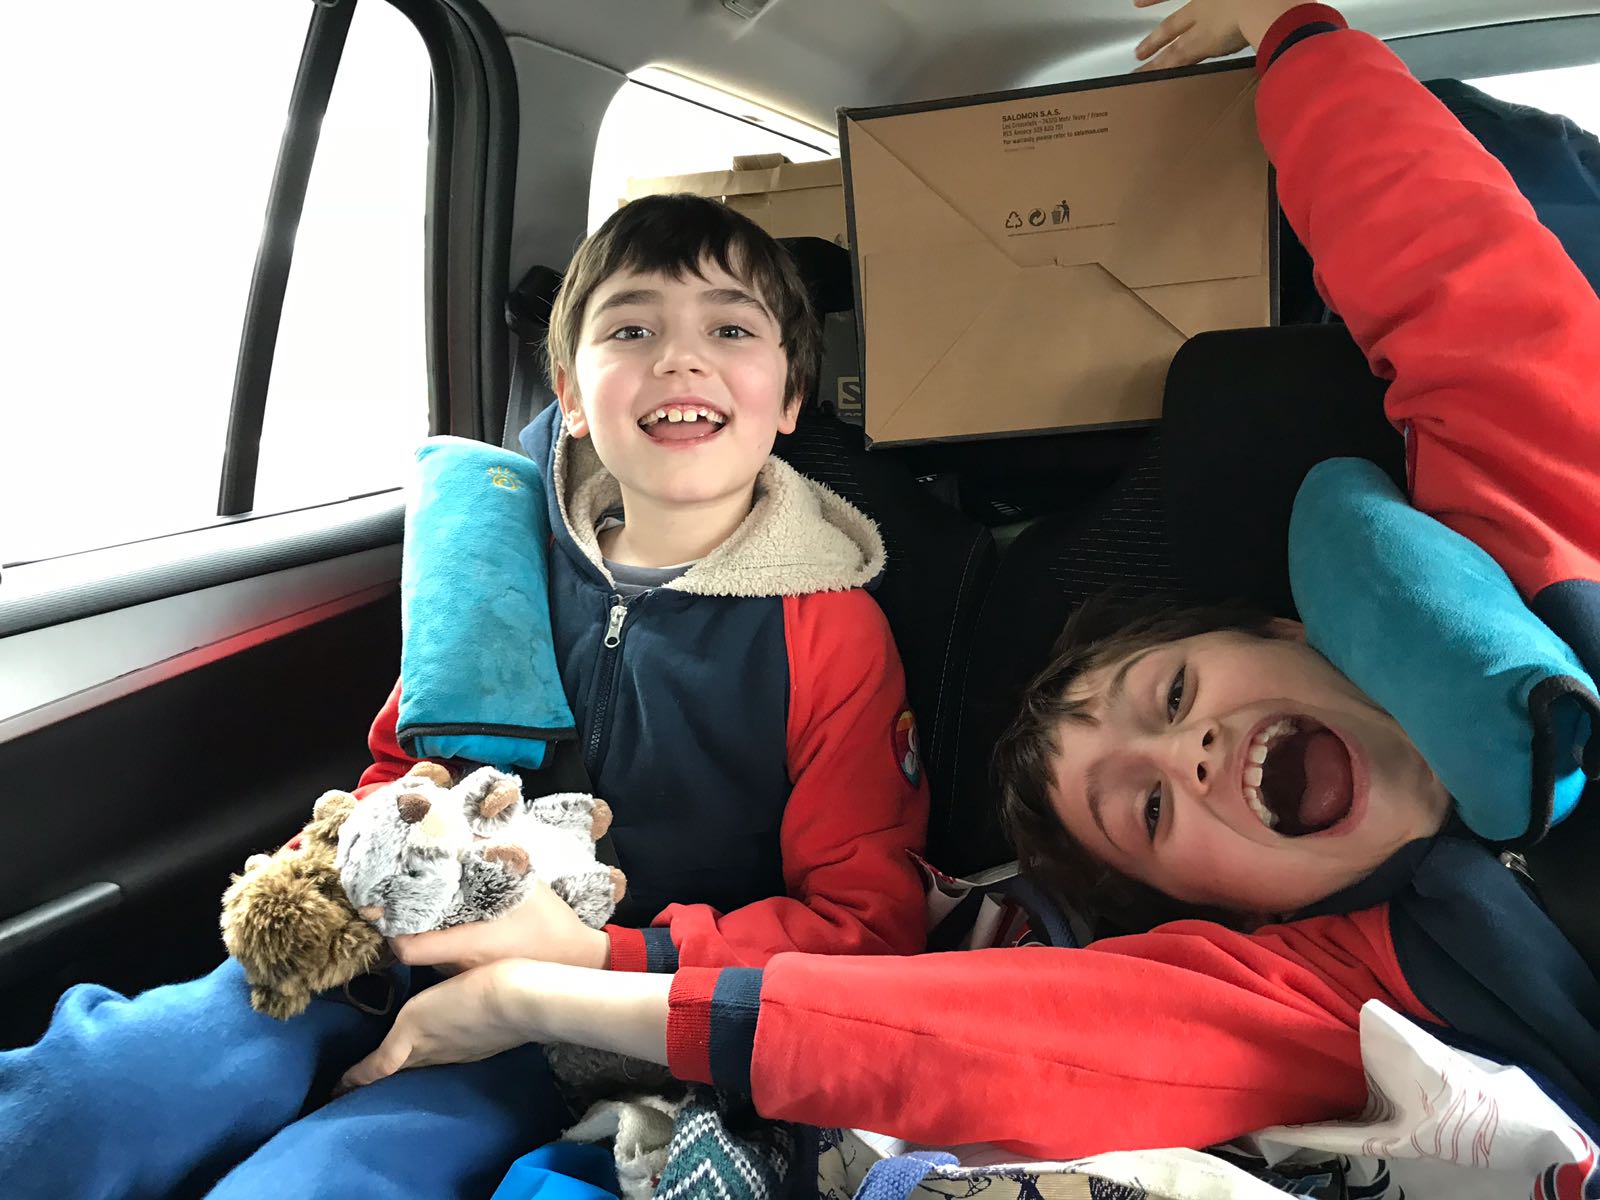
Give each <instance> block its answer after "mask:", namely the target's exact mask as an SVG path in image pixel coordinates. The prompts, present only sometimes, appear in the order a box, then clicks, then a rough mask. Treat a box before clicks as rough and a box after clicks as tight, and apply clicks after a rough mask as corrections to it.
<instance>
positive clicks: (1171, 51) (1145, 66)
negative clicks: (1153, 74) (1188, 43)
mask: <svg viewBox="0 0 1600 1200" xmlns="http://www.w3.org/2000/svg"><path fill="white" fill-rule="evenodd" d="M1160 50H1161V52H1160V53H1159V54H1156V55H1155V57H1153V58H1149V59H1147V60H1145V61H1144V62H1142V63H1140V64H1139V65H1138V66H1137V67H1135V68H1134V69H1133V72H1134V74H1136V75H1137V74H1139V73H1140V72H1142V71H1165V70H1168V69H1169V68H1172V67H1185V66H1188V65H1189V64H1190V63H1191V62H1193V61H1195V60H1193V59H1190V58H1187V57H1185V51H1184V50H1183V49H1182V47H1181V46H1180V44H1179V42H1170V43H1168V44H1167V45H1165V46H1162V47H1161V48H1160Z"/></svg>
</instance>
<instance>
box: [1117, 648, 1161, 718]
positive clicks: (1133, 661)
mask: <svg viewBox="0 0 1600 1200" xmlns="http://www.w3.org/2000/svg"><path fill="white" fill-rule="evenodd" d="M1160 648H1161V647H1159V646H1151V647H1150V648H1149V649H1148V650H1141V651H1139V653H1137V654H1135V655H1134V656H1133V657H1132V658H1130V659H1128V660H1126V661H1125V662H1124V663H1123V664H1122V665H1121V666H1120V667H1118V668H1117V673H1116V674H1115V675H1113V676H1112V677H1111V683H1110V686H1108V687H1107V688H1106V707H1107V708H1110V707H1111V706H1112V705H1114V704H1116V703H1118V702H1119V701H1120V700H1121V699H1122V693H1123V691H1124V690H1125V689H1126V688H1127V686H1128V672H1129V671H1131V670H1133V669H1134V668H1135V667H1137V666H1138V665H1139V664H1140V663H1142V662H1143V661H1144V660H1145V659H1147V658H1149V657H1150V656H1151V655H1152V654H1154V653H1155V652H1156V651H1157V650H1159V649H1160Z"/></svg>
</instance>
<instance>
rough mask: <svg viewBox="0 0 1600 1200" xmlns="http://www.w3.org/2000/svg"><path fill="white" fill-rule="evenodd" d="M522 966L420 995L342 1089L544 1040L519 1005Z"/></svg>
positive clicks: (482, 972) (477, 974)
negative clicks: (411, 1070) (399, 1072)
mask: <svg viewBox="0 0 1600 1200" xmlns="http://www.w3.org/2000/svg"><path fill="white" fill-rule="evenodd" d="M441 932H444V933H454V932H455V930H453V929H451V930H442V931H441ZM417 936H419V937H424V936H427V935H425V934H418V935H417ZM518 965H519V964H515V963H513V962H510V961H507V962H497V963H490V964H489V965H488V966H486V967H478V968H477V969H475V970H472V971H467V972H466V973H465V974H462V975H457V976H456V977H455V978H454V979H446V980H444V981H443V982H442V983H438V984H435V985H434V986H433V987H431V988H425V989H424V990H422V991H420V992H418V993H417V994H416V995H415V996H413V997H411V999H409V1000H407V1001H406V1002H405V1004H403V1005H402V1006H401V1008H400V1011H399V1013H397V1014H396V1015H395V1019H394V1024H393V1025H392V1026H391V1027H390V1029H389V1032H388V1034H387V1035H386V1036H385V1037H384V1039H383V1041H382V1043H380V1044H379V1046H378V1048H377V1049H376V1050H374V1051H373V1052H372V1053H371V1054H369V1055H367V1057H366V1058H364V1059H362V1060H361V1061H360V1062H358V1063H357V1064H356V1065H355V1066H353V1067H351V1068H350V1069H349V1070H348V1071H346V1072H345V1074H344V1078H342V1079H341V1080H339V1088H340V1090H341V1091H342V1090H344V1089H347V1088H354V1087H363V1086H365V1085H366V1084H369V1083H376V1082H377V1081H378V1080H380V1079H382V1078H384V1076H386V1075H393V1074H394V1073H395V1072H396V1071H404V1070H407V1069H409V1068H411V1067H435V1066H440V1065H442V1064H444V1063H464V1062H478V1061H479V1060H481V1059H485V1058H492V1057H493V1056H494V1055H496V1054H499V1053H500V1052H501V1051H503V1050H510V1049H512V1048H513V1047H516V1046H520V1045H522V1044H524V1043H525V1042H530V1041H539V1040H542V1039H541V1037H540V1034H541V1030H540V1029H539V1028H538V1027H537V1023H532V1024H530V1023H529V1022H528V1021H527V1019H526V1017H527V1014H526V1013H525V1012H524V1010H523V1006H522V1005H520V1004H518V1003H516V1002H515V1000H516V996H515V993H516V992H517V991H518V990H519V989H518V987H517V983H516V975H517V972H516V970H515V969H514V968H515V967H516V966H518ZM520 965H524V966H525V965H527V964H520Z"/></svg>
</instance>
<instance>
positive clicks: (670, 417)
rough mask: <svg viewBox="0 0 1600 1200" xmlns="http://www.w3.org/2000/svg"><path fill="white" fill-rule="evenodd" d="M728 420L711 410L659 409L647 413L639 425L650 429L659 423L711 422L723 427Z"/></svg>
mask: <svg viewBox="0 0 1600 1200" xmlns="http://www.w3.org/2000/svg"><path fill="white" fill-rule="evenodd" d="M727 420H728V419H727V418H726V417H724V416H723V415H722V414H721V413H719V412H715V411H713V410H711V409H709V408H658V409H656V411H655V412H653V413H647V414H646V415H645V417H644V419H643V420H641V421H640V422H639V424H640V425H641V426H642V427H643V428H645V429H648V428H650V426H652V425H654V424H655V423H656V422H657V421H667V422H669V423H671V424H673V425H676V424H678V423H679V422H682V421H688V422H690V423H693V422H695V421H710V422H711V423H712V424H713V425H723V424H726V423H727Z"/></svg>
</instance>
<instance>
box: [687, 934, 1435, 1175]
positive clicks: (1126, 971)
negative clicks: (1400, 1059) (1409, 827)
mask: <svg viewBox="0 0 1600 1200" xmlns="http://www.w3.org/2000/svg"><path fill="white" fill-rule="evenodd" d="M742 974H748V975H754V974H756V973H755V972H739V971H721V972H717V971H697V970H684V971H680V972H679V973H678V977H677V978H676V979H675V980H674V981H673V991H672V1003H671V1009H670V1012H669V1017H668V1032H667V1037H668V1047H669V1056H670V1060H671V1064H672V1067H673V1070H674V1071H675V1072H677V1073H678V1074H679V1075H680V1076H683V1077H685V1078H689V1079H696V1080H700V1081H704V1082H716V1083H718V1084H720V1085H722V1086H728V1087H738V1086H739V1085H740V1083H741V1082H743V1080H742V1079H740V1078H739V1075H738V1068H739V1066H740V1063H739V1053H738V1050H737V1048H736V1047H733V1046H730V1045H729V1044H728V1039H727V1037H726V1036H724V1031H722V1030H720V1029H719V1028H718V1025H719V1018H718V1015H717V1013H718V1010H717V1005H716V1002H715V1001H716V1000H717V999H721V998H723V997H725V996H726V994H727V993H728V992H729V991H730V990H732V989H729V988H727V987H726V986H725V983H726V982H730V981H731V982H737V980H736V979H733V980H730V977H738V976H740V975H742ZM760 976H761V979H760V984H759V989H760V990H759V995H760V1005H759V1016H758V1018H757V1019H756V1023H755V1025H754V1033H753V1053H751V1052H750V1050H749V1049H748V1048H747V1049H746V1050H745V1054H744V1057H743V1063H745V1064H748V1067H749V1075H748V1077H747V1078H748V1086H749V1088H750V1092H751V1094H752V1096H753V1098H754V1100H755V1104H756V1108H757V1110H758V1111H759V1112H760V1113H761V1114H762V1115H763V1116H766V1117H769V1118H774V1119H782V1120H793V1121H802V1122H806V1123H808V1124H818V1125H844V1126H854V1127H861V1128H867V1129H874V1130H877V1131H879V1132H881V1133H888V1134H891V1135H894V1136H898V1137H903V1138H906V1139H908V1140H911V1141H914V1142H920V1143H925V1144H929V1145H935V1146H949V1145H958V1144H964V1143H970V1142H992V1143H996V1144H998V1145H1000V1146H1002V1147H1004V1148H1006V1149H1008V1150H1012V1151H1015V1152H1017V1153H1019V1154H1023V1155H1028V1156H1030V1157H1035V1158H1048V1159H1057V1158H1072V1157H1077V1156H1080V1155H1086V1154H1093V1153H1100V1152H1103V1151H1109V1150H1121V1149H1140V1148H1147V1147H1159V1146H1207V1145H1212V1144H1214V1143H1216V1142H1220V1141H1225V1140H1227V1139H1229V1138H1232V1137H1236V1136H1238V1135H1240V1134H1243V1133H1246V1132H1249V1131H1250V1130H1253V1129H1259V1128H1262V1127H1263V1126H1267V1125H1272V1124H1276V1123H1279V1122H1302V1121H1319V1120H1327V1119H1332V1118H1336V1117H1339V1116H1344V1115H1348V1114H1350V1113H1352V1112H1355V1111H1356V1110H1358V1109H1360V1108H1361V1106H1362V1104H1363V1103H1364V1102H1365V1100H1366V1086H1365V1077H1364V1075H1363V1072H1362V1067H1361V1045H1360V1034H1359V1013H1360V1009H1361V1005H1362V1004H1364V1003H1365V1002H1366V1001H1368V1000H1371V999H1379V1000H1382V1001H1384V1002H1385V1003H1387V1004H1388V1005H1389V1006H1390V1007H1392V1008H1394V1009H1395V1010H1396V1011H1399V1012H1402V1013H1405V1014H1407V1015H1411V1016H1414V1017H1418V1018H1421V1019H1423V1020H1432V1019H1433V1018H1432V1017H1431V1014H1429V1013H1428V1012H1427V1010H1426V1009H1424V1008H1423V1007H1422V1005H1421V1004H1420V1003H1419V1002H1418V1001H1417V1000H1416V998H1415V996H1414V995H1413V994H1412V993H1411V991H1410V989H1409V988H1408V987H1407V986H1406V984H1405V981H1404V977H1403V976H1402V974H1401V972H1400V968H1399V965H1398V963H1397V962H1396V960H1395V955H1394V948H1393V945H1392V943H1391V941H1390V939H1389V935H1388V922H1387V912H1386V909H1384V908H1377V909H1369V910H1367V911H1366V912H1363V913H1359V914H1357V915H1355V916H1333V917H1317V918H1311V919H1308V920H1305V921H1299V922H1295V923H1293V924H1289V925H1281V926H1274V927H1269V928H1267V929H1263V930H1260V931H1258V932H1256V933H1254V934H1249V935H1246V934H1241V933H1236V932H1233V931H1231V930H1228V929H1224V928H1222V927H1221V926H1218V925H1213V924H1210V923H1208V922H1201V921H1185V922H1179V923H1176V924H1173V925H1168V926H1164V927H1162V928H1160V929H1157V930H1155V931H1153V932H1151V933H1146V934H1139V935H1136V936H1133V937H1126V938H1113V939H1108V940H1106V941H1103V942H1097V943H1095V944H1094V945H1092V946H1090V947H1088V948H1086V949H1082V950H1070V949H1043V948H1031V949H1029V948H1024V949H1018V950H981V951H968V952H965V953H959V954H930V955H926V956H923V957H920V958H915V959H842V958H831V959H830V958H822V957H819V956H814V955H782V956H780V957H778V958H775V959H774V960H773V961H772V962H771V963H770V964H769V965H768V966H767V968H766V969H765V970H764V971H762V972H760ZM743 1007H744V1008H745V1009H746V1010H748V1009H749V1007H750V1006H749V1005H748V1004H746V1005H744V1006H743ZM730 1064H732V1065H730ZM714 1065H715V1068H716V1069H715V1070H713V1066H714ZM714 1075H715V1076H716V1078H715V1079H713V1076H714ZM908 1097H914V1099H912V1100H910V1101H908Z"/></svg>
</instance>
